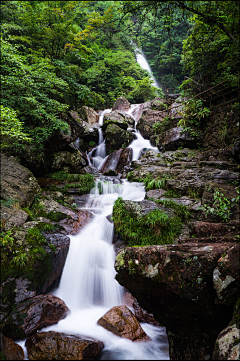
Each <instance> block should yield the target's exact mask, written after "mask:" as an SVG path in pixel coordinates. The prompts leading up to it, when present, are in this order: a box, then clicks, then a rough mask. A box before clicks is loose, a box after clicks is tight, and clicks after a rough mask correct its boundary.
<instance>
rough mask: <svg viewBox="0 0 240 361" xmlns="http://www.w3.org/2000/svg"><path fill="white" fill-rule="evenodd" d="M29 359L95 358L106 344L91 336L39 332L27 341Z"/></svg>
mask: <svg viewBox="0 0 240 361" xmlns="http://www.w3.org/2000/svg"><path fill="white" fill-rule="evenodd" d="M25 345H26V347H27V350H28V357H29V360H94V359H96V358H98V356H99V353H100V351H101V350H102V349H103V347H104V344H103V343H102V342H101V341H97V340H94V339H92V338H89V337H83V336H80V335H79V336H76V335H69V334H65V333H60V332H55V331H50V332H38V333H35V334H34V335H33V336H31V337H30V338H28V339H27V340H26V343H25Z"/></svg>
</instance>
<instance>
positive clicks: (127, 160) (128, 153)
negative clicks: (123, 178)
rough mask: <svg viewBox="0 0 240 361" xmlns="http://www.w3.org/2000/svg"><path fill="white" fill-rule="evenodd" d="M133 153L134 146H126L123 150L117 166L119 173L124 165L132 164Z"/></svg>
mask: <svg viewBox="0 0 240 361" xmlns="http://www.w3.org/2000/svg"><path fill="white" fill-rule="evenodd" d="M132 154H133V150H132V148H125V149H123V150H122V151H121V154H120V157H119V160H118V163H117V167H116V171H117V172H118V173H121V172H122V170H123V168H124V167H127V166H130V164H131V161H132Z"/></svg>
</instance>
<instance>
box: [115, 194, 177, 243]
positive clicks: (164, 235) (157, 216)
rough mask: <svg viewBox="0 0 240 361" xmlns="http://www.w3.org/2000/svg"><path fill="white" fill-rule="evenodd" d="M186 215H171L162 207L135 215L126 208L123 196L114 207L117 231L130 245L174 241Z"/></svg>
mask: <svg viewBox="0 0 240 361" xmlns="http://www.w3.org/2000/svg"><path fill="white" fill-rule="evenodd" d="M182 218H184V216H182V215H180V216H175V217H170V216H168V215H167V214H166V213H165V212H164V211H162V210H161V209H156V210H154V211H152V212H149V213H148V214H147V215H144V216H140V217H136V216H135V217H134V216H132V214H131V212H129V211H128V210H126V207H125V204H124V201H123V200H122V198H118V199H117V200H116V201H115V203H114V207H113V221H114V227H115V232H116V233H120V234H121V236H122V237H123V239H124V240H125V241H126V242H127V244H128V245H129V246H148V245H157V244H158V245H161V244H170V243H173V241H174V239H175V238H176V236H177V235H178V234H179V233H180V231H181V228H182Z"/></svg>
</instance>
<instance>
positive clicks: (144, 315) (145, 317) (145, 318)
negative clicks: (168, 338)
mask: <svg viewBox="0 0 240 361" xmlns="http://www.w3.org/2000/svg"><path fill="white" fill-rule="evenodd" d="M123 302H124V303H125V304H126V306H128V307H131V308H133V309H134V314H135V316H136V318H137V320H138V321H139V322H145V323H149V324H151V325H154V326H161V325H160V323H159V322H158V321H157V320H156V319H155V318H154V316H153V315H152V314H151V313H148V312H147V311H146V310H144V309H143V308H142V307H140V306H139V304H138V301H137V299H136V298H135V297H133V295H131V293H130V292H125V293H124V295H123Z"/></svg>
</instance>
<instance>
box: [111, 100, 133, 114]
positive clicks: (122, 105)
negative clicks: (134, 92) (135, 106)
mask: <svg viewBox="0 0 240 361" xmlns="http://www.w3.org/2000/svg"><path fill="white" fill-rule="evenodd" d="M129 108H130V103H129V101H128V100H127V99H126V98H125V97H119V98H118V99H117V100H116V101H115V103H114V105H113V107H112V110H116V109H118V110H125V111H126V110H128V109H129Z"/></svg>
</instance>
